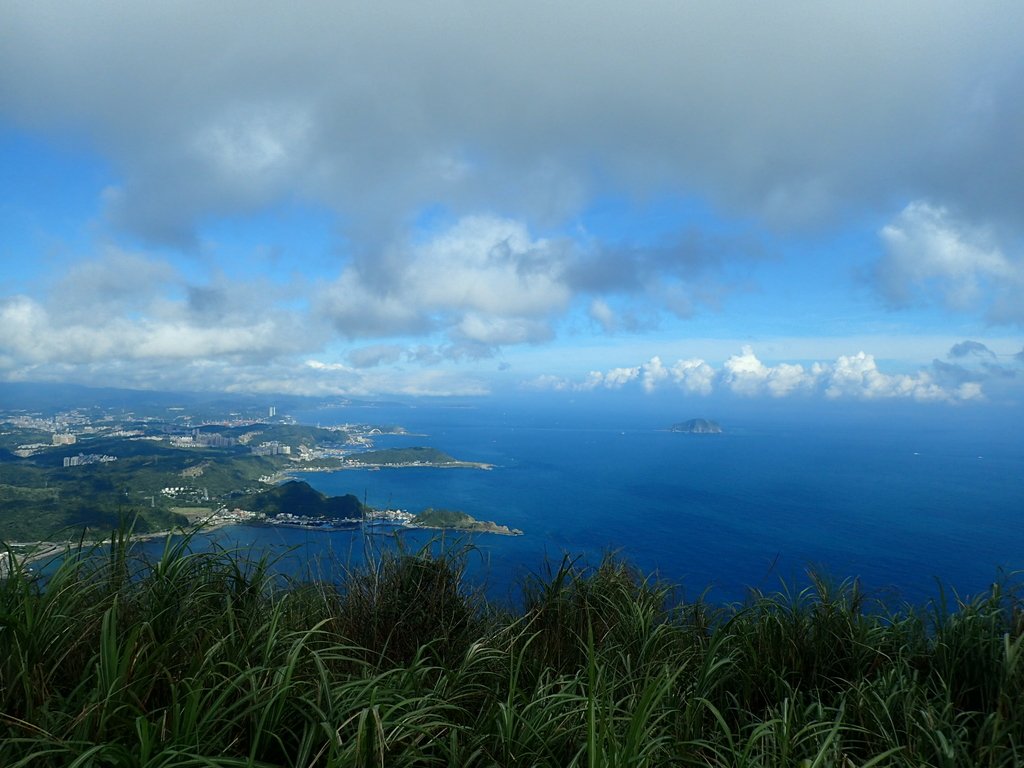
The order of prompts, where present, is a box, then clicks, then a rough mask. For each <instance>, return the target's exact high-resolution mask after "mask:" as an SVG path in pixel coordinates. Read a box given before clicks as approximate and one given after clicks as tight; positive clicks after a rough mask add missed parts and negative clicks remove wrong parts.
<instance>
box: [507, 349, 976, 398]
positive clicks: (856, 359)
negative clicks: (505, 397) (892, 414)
mask: <svg viewBox="0 0 1024 768" xmlns="http://www.w3.org/2000/svg"><path fill="white" fill-rule="evenodd" d="M989 378H990V376H988V375H986V374H984V373H978V372H972V371H969V370H967V369H965V368H962V367H961V366H957V365H953V364H950V363H943V362H942V361H938V360H936V361H935V362H934V363H933V365H932V368H931V369H930V370H929V369H921V370H919V371H917V372H916V373H913V374H904V373H896V374H890V373H885V372H883V371H881V370H879V368H878V365H877V363H876V361H875V358H874V356H873V355H870V354H867V353H865V352H858V353H857V354H855V355H841V356H840V357H838V358H837V359H836V360H835V361H833V362H815V363H813V364H811V365H810V366H809V367H806V368H805V367H804V366H803V365H801V364H797V363H784V362H783V363H777V364H775V365H768V364H766V363H764V362H763V361H762V360H760V359H759V358H758V357H757V355H756V354H755V352H754V350H753V348H752V347H750V346H745V347H743V349H742V350H741V352H740V354H738V355H732V356H731V357H729V358H728V359H727V360H726V361H725V362H724V363H723V364H722V366H721V367H720V368H719V369H717V370H716V369H715V368H714V367H713V366H711V365H710V364H709V363H707V362H705V361H704V360H701V359H699V358H695V359H689V360H679V361H677V362H675V363H674V364H672V365H671V366H666V365H665V364H664V363H663V362H662V360H661V358H660V357H659V356H657V355H656V356H654V357H652V358H651V359H650V360H648V361H647V362H646V363H644V364H642V365H639V366H634V367H631V368H613V369H611V370H609V371H607V372H602V371H591V372H590V373H589V374H588V375H587V377H586V378H585V379H583V380H582V381H576V382H574V381H571V380H569V379H565V378H562V377H556V376H542V377H538V378H536V379H533V380H531V381H530V382H529V383H528V384H527V386H528V388H531V389H553V390H558V391H588V390H594V389H598V388H606V389H621V388H623V387H624V386H626V385H627V384H630V383H632V382H635V381H640V383H641V387H642V389H643V390H644V391H645V392H647V393H652V392H656V391H659V390H662V391H663V390H665V389H677V390H682V391H683V392H685V393H687V394H695V395H710V394H712V392H713V391H714V390H715V389H716V388H717V389H720V390H722V391H727V392H731V393H732V394H735V395H739V396H742V397H756V396H770V397H774V398H782V397H789V396H793V395H798V394H803V395H813V394H817V395H820V396H823V397H825V398H828V399H858V400H882V399H893V398H902V399H912V400H917V401H920V402H961V401H966V400H977V399H980V398H983V397H984V392H983V387H982V383H983V382H984V381H985V380H987V379H989Z"/></svg>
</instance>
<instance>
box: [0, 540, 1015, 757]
mask: <svg viewBox="0 0 1024 768" xmlns="http://www.w3.org/2000/svg"><path fill="white" fill-rule="evenodd" d="M464 556H465V553H462V554H459V553H456V554H455V555H450V554H447V555H446V554H440V555H438V554H436V553H435V554H434V555H430V554H429V553H421V554H420V555H418V556H400V555H388V556H383V557H381V558H378V559H377V560H376V561H375V562H374V564H373V565H372V566H370V567H368V568H365V569H362V570H358V571H354V572H344V571H339V573H336V574H333V576H334V577H336V580H337V584H338V586H332V585H330V584H327V583H319V584H304V585H293V586H291V587H287V588H286V587H282V586H281V585H280V584H279V583H278V582H276V581H275V580H274V579H273V578H271V576H270V568H269V567H268V563H267V562H266V561H265V560H260V561H253V560H251V559H247V557H246V555H244V554H240V553H228V552H213V553H204V554H187V553H186V552H185V551H184V549H183V548H182V547H181V546H171V545H169V546H168V548H167V551H166V553H165V555H164V557H163V558H162V559H161V560H160V561H159V562H157V563H156V564H155V565H153V566H152V568H151V569H150V570H149V571H148V572H147V573H146V574H145V575H143V576H142V577H138V578H135V579H131V578H129V574H130V573H132V572H133V570H134V569H135V568H136V567H137V565H136V564H135V563H133V562H132V560H131V559H130V558H129V557H128V556H127V554H126V551H125V548H124V547H123V546H115V547H113V548H111V549H110V550H109V551H108V552H107V554H105V555H104V557H103V558H102V559H101V560H98V561H97V560H95V559H94V560H92V561H82V560H76V559H74V558H69V559H68V560H67V561H66V562H65V565H64V566H63V567H62V568H61V569H60V570H58V571H57V572H56V573H55V574H54V575H52V576H51V577H50V581H49V584H48V586H47V588H46V589H45V590H43V589H41V588H40V585H39V584H38V583H37V582H35V581H33V580H32V579H31V578H30V577H26V576H21V575H18V576H15V577H14V578H9V579H7V580H4V581H0V620H2V624H0V713H2V714H0V764H2V765H5V766H64V765H70V764H72V763H73V762H74V761H75V760H79V761H80V762H79V763H75V764H79V765H94V764H95V765H99V764H104V765H107V764H109V765H126V766H127V765H133V766H134V765H143V766H170V765H175V766H187V765H197V766H198V765H223V766H228V765H254V766H255V765H287V766H311V765H316V766H349V765H388V766H413V765H417V766H420V765H422V766H426V765H438V766H448V765H458V766H490V765H501V766H505V765H545V766H547V765H550V766H569V765H588V766H626V765H635V766H666V765H720V766H793V765H820V766H851V765H854V766H865V765H872V764H873V765H886V766H889V765H893V766H915V767H916V766H921V765H949V766H957V765H1015V764H1019V759H1020V758H1019V754H1018V749H1019V745H1021V744H1022V743H1024V666H1022V665H1021V663H1020V653H1021V643H1022V637H1024V621H1022V619H1024V614H1022V612H1021V605H1022V604H1021V601H1020V599H1019V597H1018V596H1017V595H1015V594H1008V593H1006V592H1004V591H1002V590H1001V589H999V588H995V589H994V590H993V591H992V592H991V593H990V594H988V595H985V596H982V597H980V598H978V599H976V600H973V601H970V602H966V603H956V602H955V601H954V603H953V605H952V607H951V608H950V609H949V610H947V608H946V607H945V606H944V603H943V602H942V600H938V601H935V602H934V603H932V604H931V605H929V606H928V607H926V608H923V609H921V610H911V609H906V610H904V611H902V612H900V613H898V614H887V613H885V612H883V611H881V609H880V606H877V605H872V604H871V603H870V602H869V601H868V600H866V599H865V596H864V595H863V594H861V593H860V592H859V591H858V589H857V587H856V585H855V584H843V585H839V586H835V585H830V584H828V583H825V582H818V583H817V585H816V587H815V588H813V589H809V590H806V591H803V592H799V593H796V594H789V593H781V594H776V595H760V594H758V595H754V596H752V598H751V600H750V601H749V602H748V604H747V605H745V606H742V607H731V608H715V607H713V606H709V605H706V604H704V603H701V602H696V603H683V604H675V603H674V602H673V601H672V600H671V599H670V592H669V591H668V590H666V589H665V588H663V587H661V586H658V585H654V584H651V583H648V582H643V581H641V580H640V579H638V578H637V576H636V574H635V573H634V572H633V571H631V570H630V569H629V568H628V567H627V566H625V565H624V564H622V563H620V562H616V561H612V560H608V561H606V562H604V563H602V564H601V565H600V566H599V567H597V568H595V569H584V568H581V567H578V566H577V565H576V564H574V563H571V562H564V563H562V565H561V567H555V568H552V569H551V570H550V572H548V573H547V574H546V575H544V576H542V577H537V578H533V579H530V580H528V581H527V582H526V583H524V585H523V596H522V602H523V608H522V610H520V611H517V612H513V613H509V612H506V611H503V610H499V609H496V608H494V607H493V606H489V605H487V604H486V603H484V602H483V601H482V600H481V599H479V597H478V596H476V595H475V594H474V593H472V592H471V591H468V590H467V589H466V588H465V585H464V584H463V583H462V578H461V574H462V570H461V569H462V563H463V559H464Z"/></svg>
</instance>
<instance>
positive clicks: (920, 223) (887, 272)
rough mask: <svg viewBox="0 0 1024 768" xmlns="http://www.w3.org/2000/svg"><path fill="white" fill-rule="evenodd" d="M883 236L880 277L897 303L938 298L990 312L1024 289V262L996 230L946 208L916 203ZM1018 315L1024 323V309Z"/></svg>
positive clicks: (951, 304) (884, 290) (886, 292)
mask: <svg viewBox="0 0 1024 768" xmlns="http://www.w3.org/2000/svg"><path fill="white" fill-rule="evenodd" d="M879 236H880V237H881V240H882V243H883V246H884V247H885V255H884V257H883V258H882V259H881V260H880V261H879V263H878V265H877V267H876V273H875V274H876V278H877V282H878V286H879V288H880V290H881V291H882V294H883V295H884V296H885V297H886V299H888V300H889V301H890V302H892V303H893V304H896V305H905V304H908V303H911V302H912V301H914V300H917V299H933V298H938V299H939V300H940V301H942V302H944V303H945V304H946V305H947V306H948V307H950V308H951V309H955V310H967V309H973V308H977V307H983V308H988V307H989V306H990V305H991V304H992V303H993V300H995V301H996V302H998V303H1000V304H1005V300H1006V299H1008V298H1009V296H1006V295H1005V294H1006V293H1007V292H1008V291H1012V292H1014V294H1015V295H1017V296H1018V297H1019V291H1020V290H1021V289H1022V288H1024V261H1022V260H1020V259H1011V258H1010V257H1009V256H1007V255H1006V253H1004V252H1003V250H1002V249H1001V248H1000V247H999V245H998V242H997V240H996V238H995V236H994V234H993V233H992V232H991V231H989V230H987V229H984V228H981V227H977V226H971V225H969V224H965V223H964V222H962V221H958V220H957V219H956V218H955V217H954V216H953V215H952V214H951V213H950V211H949V210H948V209H946V208H944V207H941V206H935V205H931V204H929V203H926V202H923V201H916V202H913V203H910V204H909V205H908V206H907V207H906V208H904V209H903V211H902V212H901V213H900V214H899V216H897V217H896V218H895V219H894V220H893V221H892V222H891V223H890V224H888V225H887V226H885V227H884V228H883V229H882V230H881V232H880V233H879ZM1006 309H1008V308H1006ZM1006 309H1000V310H998V311H999V312H1003V313H1004V314H1007V317H1004V318H1002V319H1003V320H1004V321H1005V320H1007V319H1012V316H1013V314H1014V313H1012V312H1009V313H1007V312H1006ZM1016 314H1017V315H1018V319H1021V320H1024V309H1018V310H1017V312H1016Z"/></svg>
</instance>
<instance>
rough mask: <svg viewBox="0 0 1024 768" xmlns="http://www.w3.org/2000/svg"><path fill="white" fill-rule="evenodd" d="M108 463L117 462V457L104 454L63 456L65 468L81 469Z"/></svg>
mask: <svg viewBox="0 0 1024 768" xmlns="http://www.w3.org/2000/svg"><path fill="white" fill-rule="evenodd" d="M108 461H117V456H107V455H106V454H105V453H80V454H78V455H77V456H65V457H64V466H65V467H81V466H84V465H86V464H101V463H106V462H108Z"/></svg>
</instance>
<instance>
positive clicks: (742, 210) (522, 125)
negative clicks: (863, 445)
mask: <svg viewBox="0 0 1024 768" xmlns="http://www.w3.org/2000/svg"><path fill="white" fill-rule="evenodd" d="M1022 51H1024V4H1021V3H1020V2H1017V0H1012V1H1011V2H984V0H982V1H979V2H973V3H962V2H943V1H941V0H940V1H939V2H935V1H933V0H929V1H928V2H924V1H918V0H907V1H905V2H901V3H883V2H856V3H855V2H845V3H838V2H837V3H799V4H798V3H754V2H729V1H726V2H716V3H689V2H679V1H677V0H673V1H672V2H661V1H650V0H638V1H637V2H631V3H607V2H603V1H602V0H597V1H595V0H588V2H581V1H579V0H565V1H564V2H559V3H551V2H536V1H535V0H517V2H514V3H491V2H480V1H479V0H465V1H461V2H455V1H453V0H437V2H432V3H422V2H381V3H372V4H371V3H351V2H323V3H321V2H305V3H289V4H285V3H264V2H254V1H252V0H248V1H246V2H236V1H234V0H222V1H221V2H217V3H209V2H188V1H187V0H183V1H181V2H175V3H167V2H156V1H154V2H146V3H138V2H103V1H102V0H99V1H98V2H93V3H65V2H60V3H57V2H47V1H46V0H32V1H31V2H21V1H20V0H9V1H8V2H5V3H3V5H2V7H0V264H2V270H0V380H4V381H27V382H34V381H39V382H73V383H76V384H86V385H92V386H115V387H129V388H142V389H164V390H199V391H204V390H211V391H213V390H216V391H236V392H254V393H282V394H310V395H324V396H354V397H355V396H357V397H365V396H396V395H406V396H413V395H451V396H474V395H501V394H509V393H545V392H550V393H553V392H562V393H566V392H568V393H574V394H576V395H577V396H579V397H585V396H586V393H588V392H622V393H633V394H634V395H635V396H637V397H643V396H648V395H653V394H655V393H660V394H662V395H665V396H669V395H671V396H676V395H678V396H679V397H681V398H695V399H699V398H702V397H709V396H728V397H734V398H743V399H757V398H764V399H768V400H792V401H794V402H807V401H809V400H821V401H839V402H845V401H848V400H849V401H881V402H897V401H899V402H903V401H905V402H908V403H922V404H923V403H944V404H955V405H962V406H964V407H970V406H971V404H972V403H989V404H993V403H994V404H996V405H999V406H1001V407H1002V406H1005V407H1019V406H1020V402H1021V400H1022V395H1024V217H1022V213H1024V130H1022V127H1021V126H1022V123H1024V88H1021V87H1020V83H1021V82H1024V54H1022V53H1021V52H1022Z"/></svg>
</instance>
